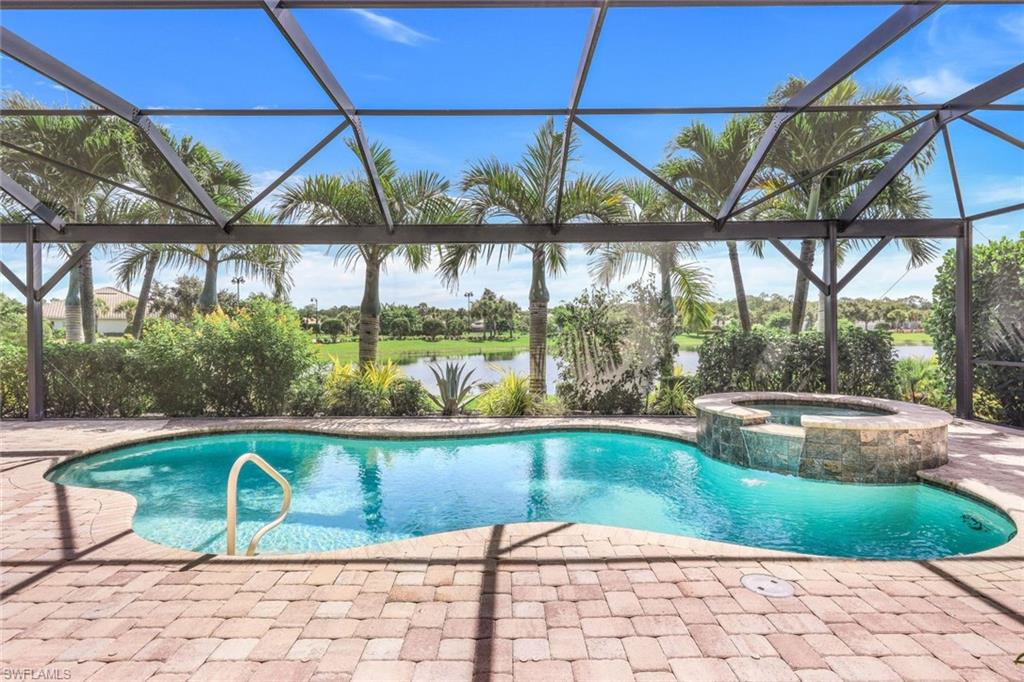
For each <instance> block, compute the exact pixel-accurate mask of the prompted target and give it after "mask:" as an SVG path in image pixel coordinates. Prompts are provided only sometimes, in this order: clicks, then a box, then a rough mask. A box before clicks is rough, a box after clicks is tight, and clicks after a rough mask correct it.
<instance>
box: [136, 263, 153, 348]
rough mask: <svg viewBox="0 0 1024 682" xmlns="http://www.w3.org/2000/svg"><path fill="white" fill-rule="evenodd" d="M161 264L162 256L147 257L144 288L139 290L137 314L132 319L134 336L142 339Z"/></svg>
mask: <svg viewBox="0 0 1024 682" xmlns="http://www.w3.org/2000/svg"><path fill="white" fill-rule="evenodd" d="M159 263H160V254H159V253H151V254H149V255H148V256H146V270H145V272H144V273H143V275H142V287H141V288H140V289H139V300H138V302H137V303H136V304H135V314H134V315H133V317H132V336H134V337H135V338H137V339H141V338H142V323H143V322H145V321H146V308H148V307H149V293H150V290H151V289H152V288H153V278H154V277H155V276H156V266H157V265H158V264H159Z"/></svg>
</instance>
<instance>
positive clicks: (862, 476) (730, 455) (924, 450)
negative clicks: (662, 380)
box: [694, 393, 953, 483]
mask: <svg viewBox="0 0 1024 682" xmlns="http://www.w3.org/2000/svg"><path fill="white" fill-rule="evenodd" d="M694 402H695V405H696V407H697V442H698V443H699V444H700V447H701V448H702V449H703V450H704V452H706V453H707V454H708V455H710V456H711V457H714V458H715V459H720V460H722V461H724V462H729V463H730V464H737V465H739V466H744V467H750V468H753V469H763V470H765V471H776V472H780V473H786V474H792V475H794V476H801V477H803V478H812V479H816V480H821V481H842V482H845V483H910V482H914V481H916V480H917V472H918V471H921V470H923V469H932V468H935V467H938V466H942V465H943V464H945V463H946V462H947V460H948V454H947V445H946V437H947V433H946V430H947V427H948V426H949V424H950V423H952V421H953V418H952V417H950V416H949V415H948V414H946V413H945V412H943V411H941V410H936V409H934V408H931V407H926V406H924V405H914V404H911V403H901V402H897V401H895V400H882V399H879V398H859V397H854V396H845V395H821V394H816V393H716V394H713V395H706V396H702V397H700V398H698V399H697V400H696V401H694Z"/></svg>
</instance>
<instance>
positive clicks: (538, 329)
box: [530, 244, 551, 396]
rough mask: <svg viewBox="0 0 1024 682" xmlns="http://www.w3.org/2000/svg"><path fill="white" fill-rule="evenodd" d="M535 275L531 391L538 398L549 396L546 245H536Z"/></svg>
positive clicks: (531, 334)
mask: <svg viewBox="0 0 1024 682" xmlns="http://www.w3.org/2000/svg"><path fill="white" fill-rule="evenodd" d="M531 251H532V252H533V273H532V277H531V279H530V390H531V391H532V392H533V393H534V394H535V395H538V396H544V395H547V392H548V386H547V380H546V377H545V375H546V370H547V364H546V360H547V351H548V301H549V300H551V294H550V293H548V284H547V273H546V270H545V265H546V263H545V260H544V245H543V244H534V245H533V246H532V247H531Z"/></svg>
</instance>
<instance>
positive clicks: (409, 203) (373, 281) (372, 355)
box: [276, 143, 466, 365]
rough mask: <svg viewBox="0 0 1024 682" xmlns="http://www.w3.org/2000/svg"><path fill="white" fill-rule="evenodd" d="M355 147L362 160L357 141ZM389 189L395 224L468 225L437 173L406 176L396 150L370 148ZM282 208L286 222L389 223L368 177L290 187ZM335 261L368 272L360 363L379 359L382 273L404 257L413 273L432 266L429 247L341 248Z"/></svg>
mask: <svg viewBox="0 0 1024 682" xmlns="http://www.w3.org/2000/svg"><path fill="white" fill-rule="evenodd" d="M349 147H350V149H351V150H352V151H353V153H355V154H356V155H357V156H359V150H358V148H357V147H356V146H355V144H354V143H351V144H350V145H349ZM370 156H371V157H372V158H373V161H374V164H375V165H376V167H377V171H378V174H379V176H380V181H381V184H382V185H383V186H384V194H385V196H386V198H387V202H388V211H389V212H390V213H391V217H392V219H393V220H394V222H395V223H400V224H407V225H408V224H433V223H462V222H466V218H465V214H464V212H463V211H462V209H461V206H460V204H459V203H458V202H456V201H455V200H454V199H452V198H451V197H450V196H449V183H448V181H447V180H445V179H444V178H442V177H441V176H440V175H438V174H437V173H433V172H429V171H416V172H414V173H401V172H399V170H398V165H397V163H396V162H395V160H394V159H393V157H392V155H391V150H390V149H388V148H387V147H384V146H383V145H381V144H378V143H373V144H371V145H370ZM276 210H277V213H278V216H279V217H280V218H281V219H283V220H293V219H296V218H303V219H305V220H306V221H307V222H309V223H312V224H320V225H323V224H340V225H354V226H362V225H374V224H380V223H382V222H383V218H382V216H381V215H380V210H379V208H378V207H377V205H376V203H375V201H374V198H373V190H372V188H371V187H370V185H369V183H368V182H367V181H366V178H365V177H364V176H362V175H356V176H349V177H342V176H339V175H322V174H321V175H313V176H310V177H307V178H304V179H302V180H301V181H298V182H294V183H291V184H289V185H288V186H286V187H285V189H284V190H283V191H282V193H281V195H280V198H279V199H278V201H277V205H276ZM334 255H335V262H340V263H342V264H343V265H344V267H345V268H346V269H353V268H354V267H356V265H357V264H360V263H361V264H362V265H363V268H364V277H365V279H364V284H363V299H362V302H361V303H360V305H359V363H360V364H361V365H362V364H368V363H372V362H375V361H376V360H377V341H378V338H379V337H380V314H381V310H380V275H381V270H382V268H383V267H384V265H385V263H386V262H387V261H388V260H389V259H393V258H402V259H403V260H404V261H405V263H406V265H408V266H409V268H410V269H412V270H413V271H419V270H422V269H423V268H425V267H426V266H427V265H428V263H429V262H430V250H429V248H428V247H426V246H423V245H417V244H347V245H343V246H339V247H336V249H335V251H334Z"/></svg>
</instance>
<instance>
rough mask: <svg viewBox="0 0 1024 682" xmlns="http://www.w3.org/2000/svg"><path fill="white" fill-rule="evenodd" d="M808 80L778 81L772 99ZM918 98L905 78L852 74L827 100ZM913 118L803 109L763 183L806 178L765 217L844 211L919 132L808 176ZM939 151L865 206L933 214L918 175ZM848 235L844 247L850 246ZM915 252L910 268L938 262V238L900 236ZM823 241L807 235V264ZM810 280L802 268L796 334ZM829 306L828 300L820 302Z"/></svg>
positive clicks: (872, 211) (781, 99) (877, 214)
mask: <svg viewBox="0 0 1024 682" xmlns="http://www.w3.org/2000/svg"><path fill="white" fill-rule="evenodd" d="M804 85H805V82H804V81H802V80H800V79H797V78H790V79H789V81H787V82H786V83H784V84H783V85H781V86H779V88H777V89H776V91H775V92H774V93H773V94H772V95H771V97H770V98H769V103H771V104H780V103H785V102H786V101H788V100H789V98H790V97H791V96H792V95H793V94H795V93H796V92H798V91H799V90H800V89H801V88H803V86H804ZM911 102H912V99H911V97H910V96H909V95H908V94H907V91H906V88H905V87H904V86H902V85H899V84H893V85H888V86H885V87H882V88H879V89H877V90H866V91H865V90H862V88H861V87H860V86H859V85H858V84H857V83H856V82H855V81H853V80H852V79H847V80H845V81H843V82H842V83H840V84H839V85H837V86H836V87H834V88H833V89H832V90H830V91H829V92H828V93H826V94H825V95H824V96H823V97H822V98H821V100H819V103H820V104H822V105H848V104H862V105H879V104H896V103H899V104H908V103H911ZM911 120H912V118H911V114H910V113H906V112H891V113H890V112H878V111H864V110H857V111H849V110H843V111H833V112H814V113H805V114H800V115H799V116H796V117H794V118H793V119H792V120H790V121H789V123H787V124H786V126H784V127H783V129H782V131H781V133H780V134H779V138H778V140H776V142H775V145H774V146H773V148H772V152H771V154H769V156H768V158H767V159H766V166H767V167H768V170H767V171H766V173H765V175H764V177H763V178H762V179H761V181H760V182H759V186H760V188H762V189H764V190H767V191H769V192H770V191H773V190H776V189H778V188H779V187H782V186H783V185H785V184H788V183H790V182H796V181H797V180H801V182H800V184H798V185H797V186H795V187H794V188H793V189H791V190H789V191H787V192H784V193H782V194H780V195H779V196H777V197H775V198H773V199H771V200H769V202H767V203H766V208H765V209H764V211H763V212H762V215H764V216H765V217H767V218H768V219H785V218H791V219H801V220H816V219H821V218H830V217H835V216H838V215H840V214H841V213H842V212H843V209H845V208H846V207H847V206H849V205H850V204H851V203H852V202H853V200H854V199H855V198H856V196H857V194H858V193H859V192H860V190H862V189H863V188H864V187H865V186H866V185H867V184H868V183H869V182H870V181H871V180H872V179H873V178H874V177H875V175H877V174H878V172H879V171H880V170H881V168H882V167H883V166H884V165H885V163H886V162H887V161H888V160H889V158H890V157H892V155H893V154H894V153H895V152H896V151H897V150H898V149H899V148H900V147H901V146H902V144H903V142H905V141H906V137H907V136H909V135H911V134H913V131H912V130H911V131H909V132H907V133H904V134H903V135H897V136H895V137H894V138H893V139H891V140H888V141H886V142H884V143H882V144H879V145H876V146H874V147H872V148H871V149H869V150H868V151H866V152H864V153H862V154H860V155H858V156H856V157H854V158H853V159H851V160H849V161H847V162H845V163H843V164H840V165H838V166H836V167H835V168H833V169H831V170H829V171H826V172H825V173H821V174H819V175H816V176H814V177H813V178H811V179H809V180H806V179H805V178H807V176H808V174H810V173H811V172H813V171H815V170H817V169H819V168H821V167H822V166H825V165H826V164H828V163H831V162H833V161H835V160H836V159H838V158H840V157H842V156H843V155H845V154H848V153H850V152H852V151H854V150H856V149H858V148H859V147H862V146H864V145H865V144H867V143H868V142H870V141H872V140H876V139H880V138H882V137H884V136H885V135H886V134H888V133H892V132H894V131H895V130H897V129H898V128H900V127H902V126H904V125H906V124H907V123H909V122H910V121H911ZM933 157H934V149H933V147H931V146H929V147H928V148H927V149H926V150H925V151H923V152H922V153H920V154H918V155H917V157H916V158H915V159H914V161H913V163H912V165H911V171H910V173H902V174H900V175H899V176H898V177H897V178H896V180H895V181H894V182H893V183H892V184H890V185H889V187H887V188H886V190H885V191H883V192H882V193H881V194H880V195H879V196H878V198H877V199H876V200H875V201H874V202H873V203H872V204H871V206H869V207H868V209H867V211H865V212H864V214H863V217H864V218H917V217H921V216H923V215H926V214H927V213H928V196H927V194H926V193H925V192H924V191H922V190H921V189H920V188H918V187H917V186H916V185H915V184H914V179H913V175H915V174H917V175H919V174H921V173H922V172H923V171H924V170H925V169H926V168H927V167H928V165H930V164H931V161H932V159H933ZM847 242H848V240H842V241H841V242H840V246H841V248H843V249H848V248H850V247H851V246H854V245H851V244H849V243H847ZM897 243H898V244H899V245H900V246H901V247H902V248H904V249H906V250H907V251H908V253H909V254H910V261H909V264H908V267H918V266H920V265H921V264H923V263H925V262H928V261H929V260H932V259H933V258H934V257H935V256H936V255H937V254H938V249H937V247H936V245H935V243H934V242H932V241H930V240H924V239H900V240H899V241H898V242H897ZM817 244H818V240H814V239H805V240H803V242H802V243H801V246H800V259H801V260H802V261H803V262H804V263H805V264H806V265H807V267H808V268H811V267H813V265H814V256H815V251H816V249H817ZM807 290H808V280H807V278H806V277H805V276H804V274H803V273H802V272H800V271H798V272H797V276H796V286H795V290H794V293H793V309H792V316H791V318H790V332H792V333H794V334H795V333H797V332H799V331H800V330H801V328H802V326H803V320H804V317H805V315H806V311H807ZM819 308H820V310H821V311H822V313H823V311H824V306H823V305H822V306H819Z"/></svg>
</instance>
